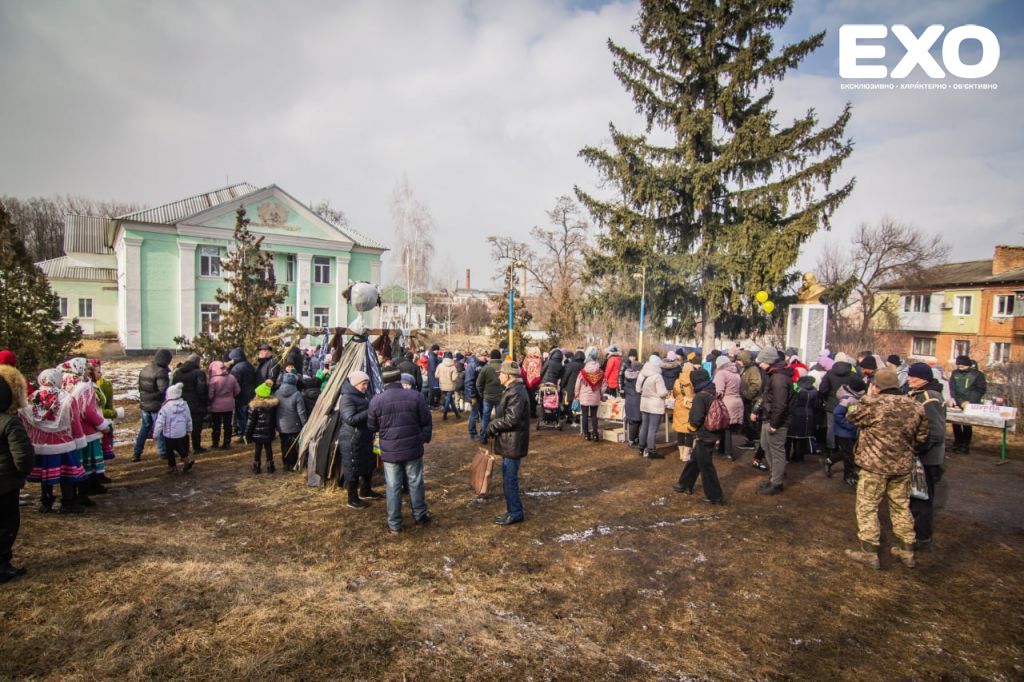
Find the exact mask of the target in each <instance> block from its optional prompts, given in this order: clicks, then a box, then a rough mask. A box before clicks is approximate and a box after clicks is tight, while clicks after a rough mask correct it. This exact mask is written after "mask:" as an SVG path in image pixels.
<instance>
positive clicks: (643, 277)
mask: <svg viewBox="0 0 1024 682" xmlns="http://www.w3.org/2000/svg"><path fill="white" fill-rule="evenodd" d="M633 279H636V280H639V281H640V340H639V343H638V344H637V354H638V356H639V357H641V358H642V357H643V356H644V317H645V316H646V312H647V266H646V265H645V266H643V268H641V269H640V272H634V273H633Z"/></svg>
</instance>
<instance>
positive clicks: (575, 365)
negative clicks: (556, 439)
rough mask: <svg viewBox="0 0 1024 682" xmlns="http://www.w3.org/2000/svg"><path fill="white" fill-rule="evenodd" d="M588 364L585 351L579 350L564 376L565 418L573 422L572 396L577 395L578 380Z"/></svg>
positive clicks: (566, 367)
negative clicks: (584, 366)
mask: <svg viewBox="0 0 1024 682" xmlns="http://www.w3.org/2000/svg"><path fill="white" fill-rule="evenodd" d="M584 364H586V356H585V355H583V351H581V350H578V351H576V354H575V355H573V356H572V360H570V361H569V364H567V365H566V366H565V372H564V373H563V374H562V384H561V386H560V388H561V389H562V396H563V400H564V401H565V403H564V404H565V418H566V420H573V419H574V417H573V416H572V409H571V405H570V403H572V396H573V395H575V394H576V379H577V377H579V375H580V372H581V371H582V370H583V365H584Z"/></svg>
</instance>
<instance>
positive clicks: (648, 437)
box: [636, 355, 668, 459]
mask: <svg viewBox="0 0 1024 682" xmlns="http://www.w3.org/2000/svg"><path fill="white" fill-rule="evenodd" d="M636 392H637V393H639V394H640V444H641V445H642V446H643V456H644V457H649V458H651V459H661V458H662V457H663V456H662V455H659V454H658V449H657V440H658V427H659V426H661V420H662V419H663V418H664V416H665V397H666V396H667V395H668V388H666V386H665V380H664V379H663V378H662V376H661V358H660V357H658V356H657V355H652V356H651V357H650V359H648V360H647V362H646V363H644V367H643V369H641V370H640V376H638V377H637V378H636Z"/></svg>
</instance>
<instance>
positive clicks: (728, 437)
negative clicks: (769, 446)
mask: <svg viewBox="0 0 1024 682" xmlns="http://www.w3.org/2000/svg"><path fill="white" fill-rule="evenodd" d="M714 384H715V392H716V393H718V395H720V396H722V401H723V402H724V403H725V408H726V409H727V410H728V411H729V428H728V430H726V432H725V437H724V438H722V439H721V440H720V441H718V451H719V452H724V453H725V456H726V457H728V458H729V459H730V460H735V459H736V455H737V452H736V438H737V437H738V436H739V433H740V430H741V429H742V428H743V396H742V395H741V394H740V384H741V381H740V372H739V369H738V368H737V367H736V363H735V362H734V361H733V360H730V359H729V357H728V356H726V355H719V356H718V359H717V360H715V379H714Z"/></svg>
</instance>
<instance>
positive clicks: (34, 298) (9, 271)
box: [0, 203, 82, 377]
mask: <svg viewBox="0 0 1024 682" xmlns="http://www.w3.org/2000/svg"><path fill="white" fill-rule="evenodd" d="M81 338H82V329H81V327H79V326H78V320H77V319H74V320H72V321H71V322H65V323H61V317H60V302H59V300H58V297H57V295H56V294H54V293H53V290H52V289H50V283H49V282H48V281H47V280H46V275H44V274H43V271H42V270H40V269H39V267H38V266H37V265H36V264H35V263H33V262H32V257H31V256H30V255H29V254H28V251H27V250H26V248H25V243H24V242H23V241H22V240H21V238H20V237H19V236H18V235H17V234H16V233H15V231H14V227H13V226H12V225H11V220H10V216H9V215H8V213H7V209H6V208H5V207H4V205H3V204H2V203H0V348H7V349H9V350H11V351H13V352H14V354H15V355H16V356H17V358H18V367H19V369H21V371H22V372H23V373H24V374H25V376H28V377H34V376H35V375H36V374H37V373H38V372H39V371H41V370H42V369H44V368H46V367H53V366H55V365H56V364H57V363H59V362H61V361H63V360H65V359H67V357H68V356H69V355H70V354H71V351H72V349H73V348H74V347H75V346H76V345H77V344H78V342H79V340H81Z"/></svg>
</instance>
